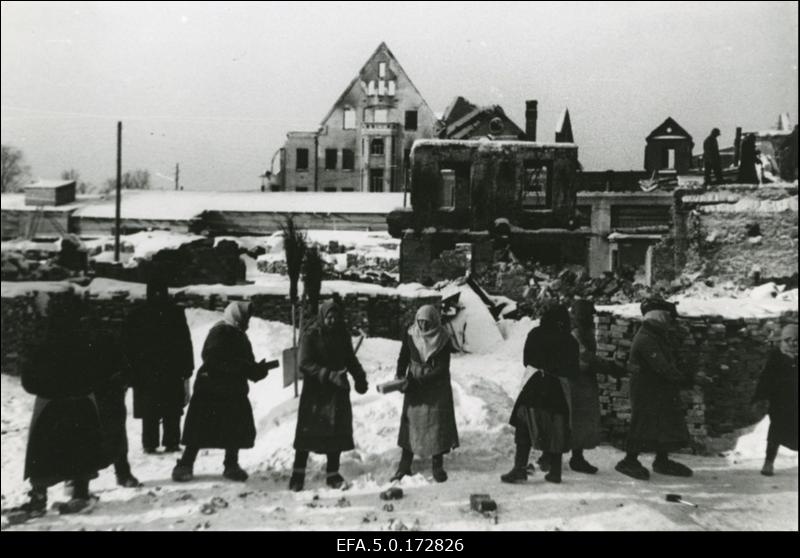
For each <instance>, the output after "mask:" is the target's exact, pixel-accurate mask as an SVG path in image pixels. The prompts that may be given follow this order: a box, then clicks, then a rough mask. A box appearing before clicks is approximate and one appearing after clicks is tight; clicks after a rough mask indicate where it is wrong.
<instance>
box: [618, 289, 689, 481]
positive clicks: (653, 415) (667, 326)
mask: <svg viewBox="0 0 800 558" xmlns="http://www.w3.org/2000/svg"><path fill="white" fill-rule="evenodd" d="M641 310H642V314H643V316H644V320H643V322H642V326H641V328H639V331H638V332H637V333H636V335H635V336H634V338H633V343H632V345H631V350H630V356H629V359H628V369H629V370H630V371H631V425H630V431H629V433H628V443H627V448H626V451H627V453H626V455H625V458H624V459H623V460H622V461H620V462H619V463H617V465H616V466H615V469H616V470H617V471H619V472H620V473H622V474H624V475H627V476H629V477H632V478H634V479H638V480H648V479H649V478H650V472H649V471H648V470H647V469H646V468H645V467H644V466H643V465H642V464H641V463H640V462H639V454H640V453H643V452H654V453H655V454H656V458H655V460H654V461H653V471H655V472H656V473H659V474H662V475H671V476H678V477H690V476H692V470H691V469H690V468H689V467H687V466H686V465H683V464H681V463H678V462H676V461H673V460H671V459H669V453H670V452H674V451H677V450H679V449H681V448H684V447H687V446H688V445H689V430H688V429H687V427H686V418H685V409H684V406H683V403H682V401H681V397H680V391H681V389H682V388H685V387H687V385H688V384H689V383H690V382H691V378H690V377H689V375H688V374H687V373H685V372H683V371H682V370H680V369H679V364H678V357H677V348H676V346H675V342H674V336H673V334H672V330H673V328H674V325H675V317H676V316H677V310H676V308H675V305H674V304H672V303H670V302H666V301H663V300H660V299H651V300H647V301H645V302H643V303H642V305H641Z"/></svg>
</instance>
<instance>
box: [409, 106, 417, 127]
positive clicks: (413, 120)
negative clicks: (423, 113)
mask: <svg viewBox="0 0 800 558" xmlns="http://www.w3.org/2000/svg"><path fill="white" fill-rule="evenodd" d="M416 129H417V111H415V110H407V111H406V130H416Z"/></svg>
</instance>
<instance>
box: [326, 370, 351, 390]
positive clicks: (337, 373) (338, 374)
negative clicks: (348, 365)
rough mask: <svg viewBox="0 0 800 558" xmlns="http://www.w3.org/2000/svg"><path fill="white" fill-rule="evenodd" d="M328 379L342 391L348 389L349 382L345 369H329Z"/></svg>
mask: <svg viewBox="0 0 800 558" xmlns="http://www.w3.org/2000/svg"><path fill="white" fill-rule="evenodd" d="M328 381H329V382H330V383H331V384H333V385H334V386H336V387H338V388H339V389H341V390H343V391H350V382H348V381H347V369H342V370H331V372H330V374H329V375H328Z"/></svg>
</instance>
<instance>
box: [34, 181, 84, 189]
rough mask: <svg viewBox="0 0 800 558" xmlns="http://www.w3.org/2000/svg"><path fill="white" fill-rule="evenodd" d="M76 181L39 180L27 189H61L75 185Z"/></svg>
mask: <svg viewBox="0 0 800 558" xmlns="http://www.w3.org/2000/svg"><path fill="white" fill-rule="evenodd" d="M74 184H75V181H74V180H37V181H36V182H32V183H30V184H26V185H25V189H26V190H27V189H28V188H47V189H52V188H60V187H61V186H69V185H74Z"/></svg>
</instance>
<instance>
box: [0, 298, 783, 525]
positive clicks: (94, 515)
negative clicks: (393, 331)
mask: <svg viewBox="0 0 800 558" xmlns="http://www.w3.org/2000/svg"><path fill="white" fill-rule="evenodd" d="M188 319H189V323H190V327H191V330H192V339H193V341H194V346H195V352H196V353H197V355H196V360H197V362H200V358H199V351H200V349H201V347H202V342H203V340H204V338H205V335H206V334H207V332H208V330H209V328H210V327H211V326H212V325H213V323H215V322H216V321H217V320H218V319H220V314H217V313H214V312H209V311H205V310H189V311H188ZM475 319H482V318H481V317H480V316H478V317H477V318H475ZM534 325H535V322H532V321H530V320H528V319H524V320H521V321H518V322H516V321H503V322H500V323H499V324H498V330H499V332H500V333H501V334H502V337H503V339H501V340H499V342H498V343H492V344H483V345H481V344H480V343H478V342H477V341H476V340H474V339H469V337H470V336H471V335H472V333H471V332H470V330H467V333H466V335H467V337H468V339H467V340H466V341H467V343H466V344H467V346H469V345H470V341H472V346H473V347H474V350H475V351H484V354H480V353H477V352H475V353H471V354H463V355H457V356H456V357H455V358H454V359H453V363H452V377H453V380H452V381H453V392H454V398H455V405H456V420H457V422H458V428H459V435H460V440H461V447H460V448H458V449H457V450H455V451H454V452H453V453H452V454H450V455H449V456H448V457H447V458H446V459H445V466H446V468H447V470H448V472H449V474H450V480H448V482H446V483H444V484H437V483H435V482H433V480H432V478H431V473H430V464H429V463H428V462H427V461H422V460H417V461H416V462H415V464H414V470H415V472H416V474H415V475H414V476H413V477H410V478H407V479H404V481H403V482H402V484H401V487H402V488H403V490H404V492H405V497H404V498H403V499H401V500H397V501H393V502H391V507H389V506H386V502H384V501H382V500H380V499H379V493H380V492H381V491H382V490H384V489H385V488H386V487H388V486H389V484H388V477H389V476H390V475H391V473H392V472H393V471H394V467H395V466H396V461H397V459H398V458H399V449H398V448H397V447H396V443H395V442H396V437H397V428H398V424H399V414H400V409H401V405H402V399H401V397H402V396H401V395H400V394H397V393H394V394H389V395H380V394H378V393H377V392H376V391H375V389H374V387H375V386H376V385H377V384H379V383H381V382H383V381H386V380H388V379H390V378H391V377H392V376H393V374H394V366H395V361H396V358H397V354H398V351H399V343H398V342H396V341H391V340H387V339H380V338H370V339H366V340H365V341H364V343H363V345H362V347H361V349H360V351H359V354H358V356H359V358H360V360H361V362H362V364H363V366H364V368H365V369H366V370H367V374H368V378H369V382H370V386H371V388H370V391H369V392H368V393H367V394H365V395H358V394H356V393H355V392H353V393H352V396H351V397H352V401H353V417H354V432H355V440H356V446H357V447H356V449H355V450H354V451H351V452H347V453H345V454H344V455H343V456H342V473H343V475H344V476H345V477H346V478H348V479H350V480H352V481H353V487H352V488H351V489H350V490H348V491H346V492H342V491H338V490H330V489H328V488H326V487H325V485H324V474H323V471H324V458H322V457H321V456H312V459H311V460H310V464H309V475H308V478H307V480H306V490H305V491H304V492H301V493H299V494H295V493H292V492H290V491H289V490H288V489H287V484H288V478H289V474H290V469H291V459H292V455H293V453H292V449H291V446H292V440H293V436H294V428H295V420H296V415H295V409H296V402H297V400H296V399H295V398H294V397H293V395H294V392H293V389H292V387H288V388H285V389H284V388H282V387H281V386H282V382H281V376H282V373H281V371H280V370H275V371H273V372H272V373H271V374H270V376H269V377H268V378H267V379H266V380H264V381H262V382H260V383H257V384H251V392H250V399H251V401H252V403H253V408H254V414H255V418H256V426H257V429H258V438H257V440H256V444H255V447H254V448H253V449H250V450H243V451H242V452H241V463H242V465H243V466H244V467H245V468H246V469H247V470H248V471H250V473H251V478H250V480H249V481H248V482H247V483H244V484H241V483H233V482H229V481H226V480H224V479H222V477H221V472H222V452H221V451H214V450H212V451H204V452H201V455H200V457H199V458H198V462H197V464H196V467H195V473H196V475H197V478H196V480H195V481H193V482H190V483H186V484H178V483H175V482H173V481H172V480H171V479H170V472H171V470H172V467H173V466H174V464H175V459H176V457H177V456H176V455H174V454H170V455H154V456H151V455H144V454H143V453H142V451H141V447H140V442H139V440H140V432H141V424H140V422H139V421H136V420H133V419H132V418H130V417H129V421H128V433H129V439H130V441H131V451H130V459H131V463H132V465H133V471H134V474H136V475H137V476H138V477H139V478H140V480H142V481H144V483H145V486H144V487H142V488H138V489H132V488H119V487H117V486H116V485H115V483H114V475H113V472H112V470H111V469H107V470H105V471H103V472H101V475H100V478H99V479H98V480H96V481H94V482H93V483H92V489H93V491H95V492H96V493H97V494H98V495H99V496H100V501H99V502H98V504H97V505H96V506H95V507H94V508H92V510H91V511H90V512H87V513H81V514H78V515H75V516H63V517H62V516H59V515H58V514H56V513H55V512H52V511H51V512H49V513H48V514H47V515H46V516H45V517H44V518H41V519H37V520H33V521H31V522H29V523H26V524H22V525H18V526H8V525H5V524H4V526H3V528H4V529H46V530H56V529H58V530H61V529H68V530H69V529H90V530H94V529H112V530H121V529H125V530H151V529H162V530H206V529H267V530H269V529H280V530H286V529H289V530H291V529H297V530H308V529H319V530H331V529H335V530H381V529H401V528H403V527H407V528H412V529H421V530H445V529H448V530H449V529H452V530H508V529H511V530H586V529H591V530H631V529H636V530H717V529H722V530H759V529H785V530H796V529H797V528H798V512H797V504H798V493H797V454H796V453H794V452H785V451H782V452H781V454H780V455H779V457H778V461H777V463H776V476H774V477H772V478H766V477H763V476H761V475H760V474H759V473H758V471H759V468H760V466H761V459H762V455H763V450H764V440H765V438H766V430H765V428H766V426H767V425H766V422H764V423H761V424H759V425H758V426H757V427H756V428H755V429H754V430H752V431H751V432H743V433H742V436H741V437H740V438H739V442H738V444H737V447H736V449H735V450H734V451H732V452H730V453H729V454H728V455H727V456H725V457H723V456H718V457H700V456H691V455H686V456H680V459H681V460H682V461H684V462H685V463H687V464H688V465H689V466H691V467H692V468H693V469H694V470H695V476H694V477H692V478H690V479H675V478H671V477H664V476H660V475H656V474H654V475H653V477H652V479H651V480H650V481H649V482H638V481H634V480H632V479H629V478H628V477H625V476H622V475H620V474H618V473H616V472H615V471H614V470H613V466H614V464H615V463H616V462H617V461H618V460H619V459H620V458H621V457H622V453H621V452H620V451H618V450H616V449H614V448H612V447H609V446H603V447H600V448H598V449H596V450H594V451H591V452H588V453H587V456H588V457H589V459H590V460H591V461H592V462H594V463H596V464H597V465H598V466H599V467H600V472H599V473H598V474H597V475H596V476H592V477H590V476H586V475H581V474H577V473H573V472H571V471H569V469H568V467H566V466H565V472H564V482H563V483H562V484H561V485H552V484H550V483H546V482H544V480H543V476H542V474H541V472H538V471H537V473H536V474H535V475H534V476H533V477H531V478H530V480H529V481H528V483H527V484H525V485H505V484H502V483H501V482H500V480H499V475H500V474H501V473H503V472H506V470H508V468H509V467H510V465H511V460H512V454H513V432H512V429H511V427H509V426H508V425H507V424H506V422H507V418H508V414H509V412H510V409H511V405H512V402H513V398H514V397H515V396H516V394H517V391H518V389H519V387H520V379H521V375H522V365H521V362H520V361H521V359H520V355H521V354H522V346H523V344H524V340H525V336H526V335H527V333H528V331H529V330H530V328H531V327H533V326H534ZM492 327H494V326H492ZM248 334H249V337H250V339H251V341H252V342H253V346H254V351H255V354H256V357H257V358H262V357H263V358H268V359H269V358H277V357H279V355H280V352H281V350H282V349H284V348H286V347H288V346H289V345H290V343H291V328H290V327H289V326H286V325H283V324H280V323H274V322H265V321H262V320H258V319H253V320H252V321H251V328H250V330H249V332H248ZM1 387H2V415H1V418H2V448H1V450H2V451H1V452H0V453H1V454H2V477H1V480H2V505H3V508H7V507H10V506H13V505H16V504H18V503H20V502H22V501H24V499H25V491H26V490H27V485H26V483H25V482H23V480H22V472H23V462H24V454H25V443H26V437H27V428H28V422H29V420H30V412H31V408H32V404H33V397H32V396H30V395H28V394H26V393H25V392H24V391H23V390H22V388H21V386H20V384H19V380H18V379H17V378H13V377H9V376H6V375H2V386H1ZM128 409H129V410H130V409H131V403H130V399H129V404H128ZM535 457H536V456H532V458H531V460H532V461H533V460H534V458H535ZM648 462H649V458H645V463H648ZM472 493H489V494H490V495H491V496H492V497H493V498H494V499H495V500H496V501H497V503H498V505H499V512H498V514H497V519H496V520H495V519H494V518H487V517H484V516H481V515H479V514H477V513H475V512H471V511H469V495H470V494H472ZM667 493H679V494H682V495H683V496H684V497H685V499H686V500H689V501H692V502H694V503H696V504H698V505H699V507H697V508H692V507H689V506H684V505H680V504H672V503H668V502H666V501H665V499H664V498H665V495H666V494H667ZM212 498H221V499H222V500H215V501H216V502H217V503H218V505H216V506H208V505H206V504H210V503H211V500H212ZM50 499H51V501H56V500H61V499H63V497H62V494H61V488H60V487H54V488H53V489H51V490H50ZM221 501H224V502H225V504H227V506H223V505H221V504H220V502H221ZM204 506H205V509H206V512H209V511H210V512H212V513H203V511H202V510H203V508H204Z"/></svg>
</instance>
